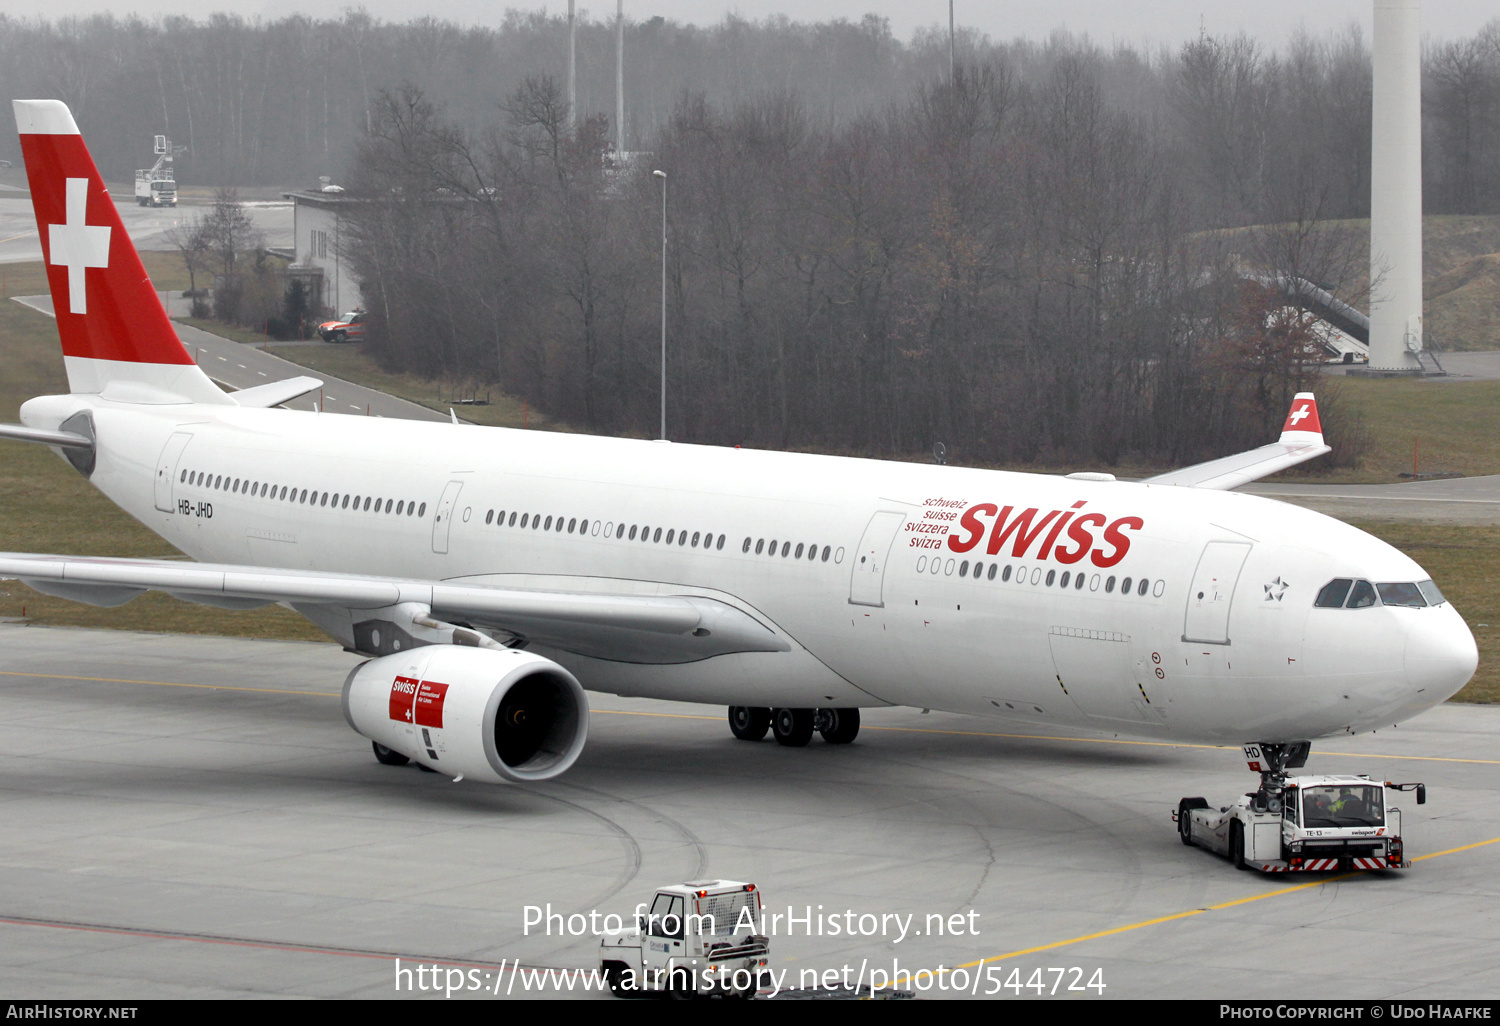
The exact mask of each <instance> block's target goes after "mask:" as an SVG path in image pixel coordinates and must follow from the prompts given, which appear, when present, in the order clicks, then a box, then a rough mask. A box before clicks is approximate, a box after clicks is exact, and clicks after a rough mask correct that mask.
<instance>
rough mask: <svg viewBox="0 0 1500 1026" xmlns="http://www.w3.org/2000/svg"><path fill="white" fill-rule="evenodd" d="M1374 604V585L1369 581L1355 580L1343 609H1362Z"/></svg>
mask: <svg viewBox="0 0 1500 1026" xmlns="http://www.w3.org/2000/svg"><path fill="white" fill-rule="evenodd" d="M1374 604H1375V586H1374V585H1373V584H1371V583H1370V582H1369V581H1355V582H1354V590H1353V591H1351V592H1350V593H1349V601H1348V602H1347V603H1346V604H1345V606H1344V608H1345V609H1364V608H1365V607H1366V606H1373V605H1374Z"/></svg>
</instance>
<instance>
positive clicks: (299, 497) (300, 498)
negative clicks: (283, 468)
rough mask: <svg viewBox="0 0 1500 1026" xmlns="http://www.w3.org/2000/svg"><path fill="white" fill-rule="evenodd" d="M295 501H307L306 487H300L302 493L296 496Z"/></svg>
mask: <svg viewBox="0 0 1500 1026" xmlns="http://www.w3.org/2000/svg"><path fill="white" fill-rule="evenodd" d="M297 501H298V502H300V503H305V502H307V489H306V488H304V489H302V494H301V495H299V496H297Z"/></svg>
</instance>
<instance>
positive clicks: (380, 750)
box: [370, 741, 411, 766]
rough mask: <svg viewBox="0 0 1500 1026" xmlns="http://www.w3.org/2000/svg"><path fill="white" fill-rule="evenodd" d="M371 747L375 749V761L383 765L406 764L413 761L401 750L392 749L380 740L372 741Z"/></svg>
mask: <svg viewBox="0 0 1500 1026" xmlns="http://www.w3.org/2000/svg"><path fill="white" fill-rule="evenodd" d="M370 747H372V748H374V749H375V761H376V762H378V763H380V765H382V766H405V765H406V764H407V763H409V762H411V760H410V759H408V758H407V757H406V756H404V755H402V754H401V753H400V752H394V751H392V750H391V749H389V748H387V747H386V746H385V745H383V744H381V743H380V742H379V741H371V742H370Z"/></svg>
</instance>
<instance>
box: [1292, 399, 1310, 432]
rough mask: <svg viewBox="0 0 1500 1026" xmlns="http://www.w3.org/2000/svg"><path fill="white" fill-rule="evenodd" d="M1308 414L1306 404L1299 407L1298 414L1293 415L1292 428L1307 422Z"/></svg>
mask: <svg viewBox="0 0 1500 1026" xmlns="http://www.w3.org/2000/svg"><path fill="white" fill-rule="evenodd" d="M1307 412H1308V410H1307V405H1306V404H1305V403H1304V404H1303V405H1302V406H1300V407H1298V409H1297V412H1295V413H1293V414H1292V416H1291V422H1292V427H1296V426H1297V425H1298V424H1300V423H1302V422H1303V421H1304V420H1306V419H1307Z"/></svg>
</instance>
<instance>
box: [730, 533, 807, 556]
mask: <svg viewBox="0 0 1500 1026" xmlns="http://www.w3.org/2000/svg"><path fill="white" fill-rule="evenodd" d="M745 540H746V541H749V540H750V539H748V538H746V539H745ZM723 547H724V536H723V535H722V534H721V535H719V541H718V543H717V544H716V545H715V546H714V548H715V549H716V550H717V549H722V548H723ZM823 558H824V559H827V558H828V553H827V552H824V553H823Z"/></svg>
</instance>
